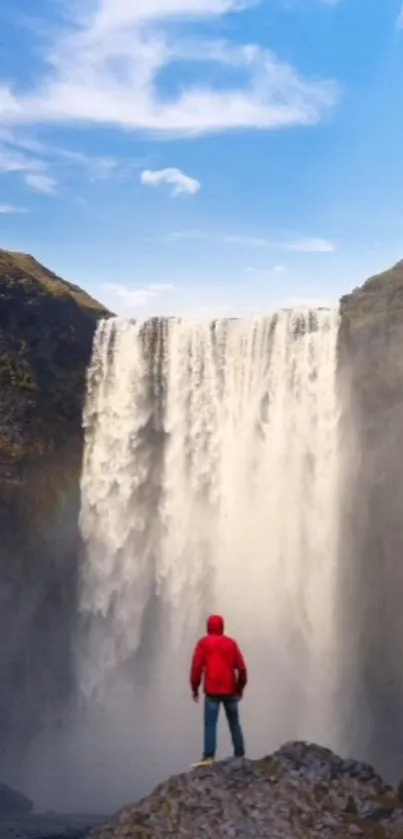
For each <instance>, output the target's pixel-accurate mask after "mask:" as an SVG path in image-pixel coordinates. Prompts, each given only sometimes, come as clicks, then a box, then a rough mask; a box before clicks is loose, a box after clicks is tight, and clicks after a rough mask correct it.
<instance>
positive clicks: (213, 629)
mask: <svg viewBox="0 0 403 839" xmlns="http://www.w3.org/2000/svg"><path fill="white" fill-rule="evenodd" d="M207 632H208V634H209V635H223V634H224V618H222V617H221V615H210V617H209V619H208V621H207Z"/></svg>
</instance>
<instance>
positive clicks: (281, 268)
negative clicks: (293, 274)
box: [273, 265, 285, 274]
mask: <svg viewBox="0 0 403 839" xmlns="http://www.w3.org/2000/svg"><path fill="white" fill-rule="evenodd" d="M273 271H275V273H276V274H283V273H284V271H285V268H284V265H275V266H274V268H273Z"/></svg>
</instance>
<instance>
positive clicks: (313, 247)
mask: <svg viewBox="0 0 403 839" xmlns="http://www.w3.org/2000/svg"><path fill="white" fill-rule="evenodd" d="M203 239H209V240H210V241H215V242H220V243H224V244H228V245H240V246H243V247H247V248H271V249H277V250H289V251H295V252H297V253H334V251H335V250H336V244H335V243H334V242H329V241H328V240H326V239H321V238H320V237H312V238H309V237H305V238H304V237H302V238H301V239H295V240H292V241H289V240H287V239H284V240H283V239H277V238H273V239H270V238H268V237H267V238H265V237H264V236H249V235H247V236H245V235H242V234H219V233H218V234H214V233H208V232H205V231H202V230H181V231H178V232H176V233H170V234H169V235H168V236H166V237H165V238H164V240H163V241H165V242H181V241H192V240H194V241H198V240H203ZM273 270H275V271H284V270H285V269H284V267H283V266H282V265H277V266H275V267H274V269H273Z"/></svg>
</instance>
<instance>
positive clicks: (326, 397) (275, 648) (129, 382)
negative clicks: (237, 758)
mask: <svg viewBox="0 0 403 839" xmlns="http://www.w3.org/2000/svg"><path fill="white" fill-rule="evenodd" d="M337 333H338V313H337V312H329V311H325V310H319V311H284V312H279V313H276V314H274V315H272V316H267V317H255V318H248V319H240V320H229V319H225V320H224V319H223V320H216V321H211V322H208V321H206V322H203V321H190V320H189V321H187V320H180V319H151V320H146V321H137V322H130V321H124V320H120V319H111V320H107V321H103V322H101V324H100V325H99V328H98V331H97V334H96V338H95V343H94V350H93V357H92V363H91V367H90V369H89V372H88V388H87V401H86V407H85V414H84V428H85V452H84V463H83V472H82V481H81V492H82V503H81V514H80V523H81V532H82V536H83V541H84V545H85V557H84V559H83V567H82V581H81V583H82V584H81V604H80V608H81V611H82V615H83V625H82V626H83V628H82V634H81V640H80V660H79V668H80V671H79V672H80V684H81V689H82V694H83V696H84V697H86V698H87V701H91V697H94V696H96V697H97V702H98V703H99V704H100V706H102V705H103V706H104V707H108V714H109V717H108V719H109V723H108V724H110V725H112V726H113V725H114V724H116V716H119V715H121V714H122V713H123V711H122V708H123V707H124V708H127V707H129V706H130V707H131V708H132V712H130V713H133V721H134V722H133V732H132V733H131V734H130V737H131V738H132V748H133V750H135V751H136V753H137V755H138V754H139V751H138V749H139V744H140V741H141V743H142V747H141V760H142V762H143V765H144V763H145V764H147V766H146V767H145V773H146V774H147V772H148V770H149V772H148V774H149V775H150V776H152V775H153V771H155V766H156V764H155V761H156V760H157V762H158V761H159V762H158V771H157V772H156V776H157V777H160V776H161V775H162V774H163V771H164V768H165V767H166V770H167V771H168V772H171V771H174V770H175V769H176V768H184V766H183V761H184V760H185V761H188V760H189V759H190V758H191V757H194V756H195V755H194V749H196V748H197V749H198V752H197V754H196V757H197V756H198V753H199V751H200V745H199V739H200V731H199V728H200V720H199V719H198V718H196V717H195V715H194V714H195V712H194V709H193V706H191V703H190V702H189V694H188V684H187V680H188V667H189V658H190V655H191V652H192V648H193V646H194V644H195V642H196V640H197V639H198V637H199V636H200V635H201V634H202V633H203V632H204V622H205V618H206V616H207V615H208V613H210V612H215V611H218V612H220V613H222V614H223V615H224V616H225V619H226V624H227V631H228V633H229V634H232V635H234V636H235V637H236V638H237V639H238V641H239V643H240V645H241V647H242V648H243V650H244V653H245V656H246V659H247V662H248V664H249V670H250V686H249V688H248V691H247V692H246V694H245V700H244V703H243V706H242V711H243V715H244V721H245V729H246V737H247V741H248V747H249V751H250V753H256V754H261V753H262V751H263V752H264V751H269V749H270V747H271V745H277V744H278V743H279V742H280V741H281V740H282V739H291V738H292V737H294V736H298V737H304V738H307V739H313V740H318V741H320V742H321V743H323V744H328V745H330V746H337V744H338V730H337V715H336V711H337V708H336V704H335V703H336V692H337V670H338V659H339V650H338V647H337V632H336V625H335V621H336V607H337V602H336V595H337V556H338V526H339V482H338V404H337V394H336V346H337ZM122 685H124V689H123V688H122ZM122 696H124V697H125V698H124V700H123V699H122ZM122 703H123V704H122ZM118 709H119V710H118ZM114 717H115V723H113V718H114ZM175 725H176V726H179V728H180V733H179V734H178V733H177V732H176V733H175V731H172V732H171V733H169V732H170V730H171V727H172V726H175ZM134 729H135V730H134ZM145 730H147V732H148V733H147V735H146V734H145V733H144V732H145ZM125 731H126V736H127V731H128V726H126V727H125ZM183 737H184V739H185V742H184V744H182V745H181V748H180V749H179V746H178V738H180V739H181V741H182V739H183ZM129 739H130V738H129ZM123 740H124V737H123V736H122V742H123ZM196 744H197V745H196ZM116 748H117V746H116ZM156 755H160V757H159V758H158V759H157V757H156ZM152 761H154V764H153V765H154V770H153V769H152V768H150V766H151V763H152ZM164 761H165V762H164ZM149 764H150V765H149ZM186 765H187V763H185V768H186Z"/></svg>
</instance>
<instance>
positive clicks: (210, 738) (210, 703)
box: [203, 696, 220, 760]
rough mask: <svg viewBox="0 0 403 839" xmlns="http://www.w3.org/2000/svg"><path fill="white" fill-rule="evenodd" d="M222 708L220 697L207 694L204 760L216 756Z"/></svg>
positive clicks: (205, 703) (205, 702)
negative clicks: (218, 724)
mask: <svg viewBox="0 0 403 839" xmlns="http://www.w3.org/2000/svg"><path fill="white" fill-rule="evenodd" d="M219 710H220V702H219V700H218V699H211V698H210V697H208V696H206V697H205V700H204V752H203V760H210V759H213V758H214V757H215V753H216V748H217V721H218V714H219Z"/></svg>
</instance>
